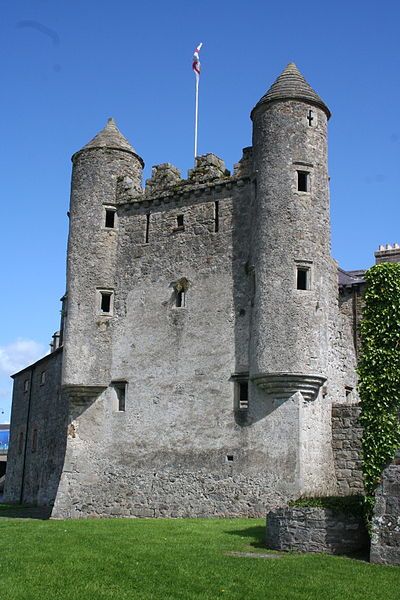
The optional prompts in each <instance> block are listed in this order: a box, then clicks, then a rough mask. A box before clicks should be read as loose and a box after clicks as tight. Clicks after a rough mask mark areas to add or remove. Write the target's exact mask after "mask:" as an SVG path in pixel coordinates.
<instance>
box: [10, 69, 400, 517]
mask: <svg viewBox="0 0 400 600" xmlns="http://www.w3.org/2000/svg"><path fill="white" fill-rule="evenodd" d="M329 117H330V111H329V109H328V107H327V106H326V104H325V103H324V102H323V100H322V99H321V98H320V97H319V96H318V95H317V94H316V92H315V91H314V90H313V89H312V88H311V87H310V86H309V84H308V83H307V82H306V81H305V79H304V78H303V76H302V75H301V74H300V72H299V71H298V69H297V68H296V66H295V65H294V64H290V65H288V66H287V67H286V69H285V70H284V71H283V73H282V74H281V75H280V76H279V77H278V79H277V80H276V82H275V83H274V84H273V85H272V87H271V88H270V89H269V90H268V92H267V93H266V94H265V95H264V96H263V97H262V98H261V100H260V101H259V102H258V103H257V104H256V106H255V108H254V109H253V111H252V113H251V118H252V121H253V145H252V147H250V148H245V149H244V151H243V157H242V158H241V160H240V161H239V163H238V164H237V165H235V168H234V172H233V174H230V173H229V171H227V169H226V168H225V165H224V163H223V161H222V160H221V159H219V158H218V157H216V156H214V155H212V154H208V155H205V156H201V157H198V158H197V161H196V167H195V168H194V169H192V170H191V171H190V172H189V176H188V178H187V179H182V178H181V176H180V173H179V171H178V169H176V168H175V167H174V166H172V165H170V164H168V163H166V164H162V165H158V166H157V167H154V168H153V173H152V177H151V179H149V180H148V181H147V182H146V187H145V189H144V190H143V189H142V185H141V179H142V169H143V165H144V163H143V160H142V158H141V157H140V156H139V154H138V153H137V152H136V150H134V149H133V147H132V146H131V145H130V143H129V142H128V141H127V140H126V139H125V138H124V137H123V136H122V134H121V133H120V132H119V130H118V129H117V127H116V125H115V123H114V121H113V120H112V119H110V120H109V122H108V123H107V125H106V127H105V128H104V129H103V130H102V131H101V132H100V133H99V134H98V135H97V136H96V137H95V138H94V139H93V140H92V141H91V142H89V143H88V144H87V145H86V146H84V147H83V148H82V149H81V150H80V151H79V152H77V153H76V154H74V156H73V157H72V162H73V172H72V191H71V206H70V231H69V242H68V256H67V293H66V295H65V296H64V298H63V309H62V325H61V332H60V334H59V335H58V336H57V337H56V338H55V339H54V341H53V352H52V353H51V354H49V355H48V356H46V357H44V358H43V359H41V360H40V361H38V362H37V363H35V364H34V365H31V366H30V367H27V368H26V369H24V370H23V371H21V372H20V373H18V374H16V375H15V376H14V396H13V408H12V423H11V445H10V451H9V467H8V470H7V478H6V489H5V499H6V501H8V502H19V501H22V502H29V503H38V504H40V505H46V504H49V505H53V516H56V517H85V516H90V515H123V516H206V515H249V516H250V515H261V514H262V515H264V514H265V511H266V509H267V508H271V507H273V506H276V505H278V504H281V503H282V502H285V501H287V500H288V499H290V498H296V497H298V496H300V495H306V494H314V495H315V494H317V495H325V494H332V493H336V492H337V491H338V490H339V491H340V493H347V492H349V491H350V492H351V493H353V492H357V491H359V490H360V488H362V481H361V479H360V477H359V471H358V465H357V464H356V462H354V461H355V459H354V456H353V455H352V448H351V444H352V441H351V440H352V436H353V429H352V428H351V427H350V426H349V423H350V422H349V419H350V418H351V415H356V411H354V410H353V409H351V407H352V406H353V405H354V404H356V403H357V394H356V373H355V366H356V360H357V352H358V347H359V340H358V337H357V336H358V334H357V324H358V319H359V314H360V309H361V302H362V287H363V285H364V283H363V278H362V276H363V273H362V272H351V273H347V272H344V271H343V270H341V269H338V266H337V264H336V262H335V261H334V260H333V259H332V257H331V254H330V214H329V177H328V166H327V122H328V119H329ZM394 250H395V252H393V249H391V250H390V252H391V254H395V255H396V252H397V255H396V256H397V259H398V251H397V249H394ZM390 252H389V253H390ZM389 253H388V252H387V251H386V250H383V251H382V253H381V254H382V259H386V258H387V257H388V256H389ZM391 259H393V257H392V256H391ZM395 259H396V258H395ZM333 404H335V405H340V406H343V407H345V408H346V409H348V410H349V411H350V412H349V415H350V416H349V417H343V418H342V417H341V413H340V406H339V408H337V407H336V409H335V413H334V419H333V420H332V405H333ZM350 413H351V414H350ZM338 427H339V428H340V431H339V432H338ZM342 429H343V431H342ZM356 437H357V436H356ZM352 461H353V462H352Z"/></svg>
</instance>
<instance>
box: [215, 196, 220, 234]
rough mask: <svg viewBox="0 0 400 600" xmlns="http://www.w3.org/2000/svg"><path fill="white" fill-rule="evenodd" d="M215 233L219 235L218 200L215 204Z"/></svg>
mask: <svg viewBox="0 0 400 600" xmlns="http://www.w3.org/2000/svg"><path fill="white" fill-rule="evenodd" d="M214 231H215V233H218V231H219V202H218V200H216V202H214Z"/></svg>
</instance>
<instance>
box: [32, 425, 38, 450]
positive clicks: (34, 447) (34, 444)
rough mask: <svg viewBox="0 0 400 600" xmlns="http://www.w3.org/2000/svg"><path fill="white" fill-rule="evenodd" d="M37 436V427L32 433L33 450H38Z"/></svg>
mask: <svg viewBox="0 0 400 600" xmlns="http://www.w3.org/2000/svg"><path fill="white" fill-rule="evenodd" d="M37 437H38V435H37V429H34V430H33V434H32V452H36V450H37Z"/></svg>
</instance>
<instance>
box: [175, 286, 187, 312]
mask: <svg viewBox="0 0 400 600" xmlns="http://www.w3.org/2000/svg"><path fill="white" fill-rule="evenodd" d="M175 306H177V307H178V308H184V307H185V306H186V292H185V291H184V290H179V291H177V292H176V299H175Z"/></svg>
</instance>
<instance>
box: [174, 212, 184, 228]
mask: <svg viewBox="0 0 400 600" xmlns="http://www.w3.org/2000/svg"><path fill="white" fill-rule="evenodd" d="M176 227H177V229H180V230H182V231H183V230H184V229H185V221H184V217H183V215H177V217H176Z"/></svg>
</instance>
